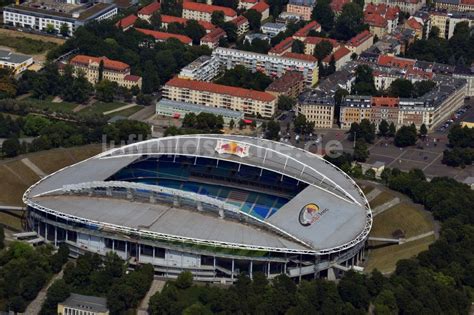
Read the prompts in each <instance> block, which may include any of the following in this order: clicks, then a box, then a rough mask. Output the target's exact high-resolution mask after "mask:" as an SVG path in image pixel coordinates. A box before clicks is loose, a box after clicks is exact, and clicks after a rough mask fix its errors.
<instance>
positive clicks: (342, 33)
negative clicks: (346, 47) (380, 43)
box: [333, 2, 364, 40]
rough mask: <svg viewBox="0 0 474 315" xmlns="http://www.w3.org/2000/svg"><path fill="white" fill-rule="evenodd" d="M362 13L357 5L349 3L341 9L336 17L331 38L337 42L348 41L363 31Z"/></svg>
mask: <svg viewBox="0 0 474 315" xmlns="http://www.w3.org/2000/svg"><path fill="white" fill-rule="evenodd" d="M363 23H364V13H363V10H362V7H361V6H359V5H358V4H357V3H354V2H349V3H346V4H345V5H344V6H343V7H342V12H341V14H340V15H339V16H338V17H337V20H336V25H335V28H334V31H333V36H334V38H336V39H339V40H348V39H350V38H352V37H354V36H355V35H357V34H358V33H360V32H361V31H363V29H364V26H363V25H364V24H363Z"/></svg>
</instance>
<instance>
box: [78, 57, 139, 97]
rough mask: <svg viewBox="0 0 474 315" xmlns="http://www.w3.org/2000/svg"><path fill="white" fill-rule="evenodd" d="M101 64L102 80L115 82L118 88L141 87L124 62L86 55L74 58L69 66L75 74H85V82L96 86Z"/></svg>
mask: <svg viewBox="0 0 474 315" xmlns="http://www.w3.org/2000/svg"><path fill="white" fill-rule="evenodd" d="M101 63H102V64H103V66H104V69H103V72H102V78H103V79H105V80H109V81H112V82H116V83H117V84H118V85H119V86H123V87H126V88H129V89H130V88H132V87H133V86H138V87H139V88H141V87H142V78H141V77H139V76H136V75H132V74H130V66H129V65H128V64H126V63H124V62H121V61H117V60H112V59H109V58H107V57H92V56H86V55H77V56H74V57H73V58H72V59H71V60H70V61H69V64H70V65H71V66H72V67H73V68H74V72H75V73H76V74H77V73H78V72H79V71H81V72H82V73H84V74H85V76H86V78H87V80H88V81H89V82H90V83H92V84H96V83H97V82H98V81H99V68H100V65H101Z"/></svg>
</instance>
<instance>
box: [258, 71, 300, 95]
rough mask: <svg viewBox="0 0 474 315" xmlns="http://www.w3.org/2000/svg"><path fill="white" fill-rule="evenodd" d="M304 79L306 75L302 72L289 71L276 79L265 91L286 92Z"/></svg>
mask: <svg viewBox="0 0 474 315" xmlns="http://www.w3.org/2000/svg"><path fill="white" fill-rule="evenodd" d="M302 81H304V75H303V74H302V73H301V72H298V71H287V72H285V73H284V74H283V75H282V76H281V77H280V78H277V79H275V81H273V82H272V83H271V84H270V85H269V86H268V87H267V89H266V90H265V91H271V92H286V91H288V90H289V89H290V88H292V87H293V86H295V85H297V84H298V83H300V82H302Z"/></svg>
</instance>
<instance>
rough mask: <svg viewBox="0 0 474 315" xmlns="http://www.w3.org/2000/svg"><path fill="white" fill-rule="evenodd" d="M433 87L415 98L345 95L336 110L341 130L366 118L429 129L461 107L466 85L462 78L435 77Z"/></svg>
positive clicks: (377, 122)
mask: <svg viewBox="0 0 474 315" xmlns="http://www.w3.org/2000/svg"><path fill="white" fill-rule="evenodd" d="M435 81H436V83H437V86H436V87H435V88H434V89H433V90H432V91H430V92H428V93H426V94H425V95H423V96H421V97H418V98H405V99H395V98H380V97H370V96H354V95H349V96H347V97H346V98H345V99H344V100H343V102H342V104H341V110H340V122H341V128H343V129H349V128H350V126H351V124H352V123H354V122H357V123H360V122H361V121H362V119H364V118H365V119H369V120H370V121H371V122H373V123H375V124H376V125H378V124H380V122H381V121H382V120H383V119H385V120H386V121H387V122H389V123H390V122H393V123H394V124H395V126H396V128H399V127H401V126H408V125H411V124H415V126H416V127H417V128H420V126H421V125H422V124H425V126H426V127H427V128H428V129H429V130H431V129H433V128H434V127H436V126H437V125H439V124H440V123H441V122H443V121H445V120H446V119H448V118H449V117H451V115H452V114H453V113H454V112H455V111H456V110H458V109H459V108H460V107H462V106H463V105H464V98H465V96H466V92H467V83H466V81H465V80H463V79H456V78H452V77H446V76H442V77H437V78H436V79H435Z"/></svg>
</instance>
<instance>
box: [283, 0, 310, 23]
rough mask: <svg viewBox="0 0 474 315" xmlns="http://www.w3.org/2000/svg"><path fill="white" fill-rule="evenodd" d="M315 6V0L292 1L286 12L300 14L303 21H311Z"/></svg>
mask: <svg viewBox="0 0 474 315" xmlns="http://www.w3.org/2000/svg"><path fill="white" fill-rule="evenodd" d="M314 5H315V1H314V0H290V1H289V2H288V4H287V6H286V12H289V13H293V14H298V15H299V16H301V18H302V20H304V21H310V20H311V13H312V12H313V7H314Z"/></svg>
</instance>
